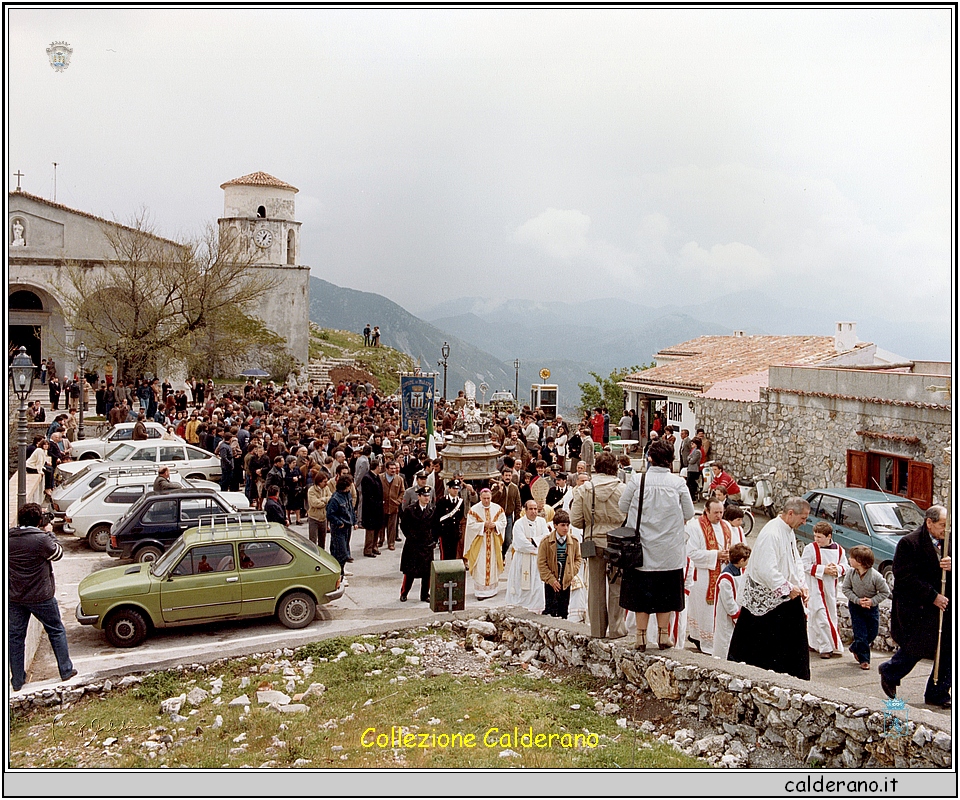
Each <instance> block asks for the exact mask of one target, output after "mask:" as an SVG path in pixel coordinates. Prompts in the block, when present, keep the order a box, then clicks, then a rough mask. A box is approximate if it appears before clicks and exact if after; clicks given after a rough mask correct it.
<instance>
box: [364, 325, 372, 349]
mask: <svg viewBox="0 0 960 800" xmlns="http://www.w3.org/2000/svg"><path fill="white" fill-rule="evenodd" d="M363 346H364V347H369V346H370V323H369V322H368V323H367V325H366V327H365V328H364V329H363Z"/></svg>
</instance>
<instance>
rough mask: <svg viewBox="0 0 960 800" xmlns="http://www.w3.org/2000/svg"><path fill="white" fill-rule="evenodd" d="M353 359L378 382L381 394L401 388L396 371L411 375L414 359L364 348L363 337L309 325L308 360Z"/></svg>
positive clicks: (375, 348)
mask: <svg viewBox="0 0 960 800" xmlns="http://www.w3.org/2000/svg"><path fill="white" fill-rule="evenodd" d="M322 358H353V359H356V361H357V363H358V364H359V365H360V367H361V368H362V369H364V370H366V371H367V372H369V373H370V374H371V375H372V376H373V377H374V378H376V379H377V384H378V386H379V388H380V394H381V395H387V394H393V393H394V392H395V391H397V389H398V388H399V386H400V377H399V375H398V374H397V373H399V372H410V371H411V370H413V368H414V361H413V359H412V358H411V357H410V356H409V355H407V354H406V353H401V352H400V351H399V350H394V349H393V348H392V347H384V346H382V345H381V346H380V347H364V346H363V336H362V335H360V334H359V333H352V332H351V331H341V330H334V329H332V328H321V327H320V326H319V325H316V324H314V323H312V322H311V323H310V359H311V361H312V360H313V359H322Z"/></svg>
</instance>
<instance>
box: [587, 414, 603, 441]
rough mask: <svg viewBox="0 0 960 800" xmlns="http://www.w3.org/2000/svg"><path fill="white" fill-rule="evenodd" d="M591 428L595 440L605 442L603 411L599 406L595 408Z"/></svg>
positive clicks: (591, 418)
mask: <svg viewBox="0 0 960 800" xmlns="http://www.w3.org/2000/svg"><path fill="white" fill-rule="evenodd" d="M590 430H591V434H590V435H591V436H592V437H593V441H595V442H600V443H603V411H601V410H600V409H599V408H595V409H594V410H593V416H592V417H590Z"/></svg>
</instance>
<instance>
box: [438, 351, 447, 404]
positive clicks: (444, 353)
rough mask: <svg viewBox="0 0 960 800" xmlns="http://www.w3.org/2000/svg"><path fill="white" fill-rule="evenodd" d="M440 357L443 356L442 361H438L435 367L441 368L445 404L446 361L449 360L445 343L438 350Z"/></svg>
mask: <svg viewBox="0 0 960 800" xmlns="http://www.w3.org/2000/svg"><path fill="white" fill-rule="evenodd" d="M440 355H442V356H443V361H438V362H437V366H438V367H443V402H444V403H446V402H447V359H448V358H450V345H448V344H447V343H446V342H444V343H443V347H441V348H440Z"/></svg>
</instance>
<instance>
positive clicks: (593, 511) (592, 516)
mask: <svg viewBox="0 0 960 800" xmlns="http://www.w3.org/2000/svg"><path fill="white" fill-rule="evenodd" d="M590 489H591V491H592V492H593V502H592V503H591V504H590V537H589V538H590V539H592V538H593V521H594V519H596V516H597V487H596V486H594V485H593V481H590Z"/></svg>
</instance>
